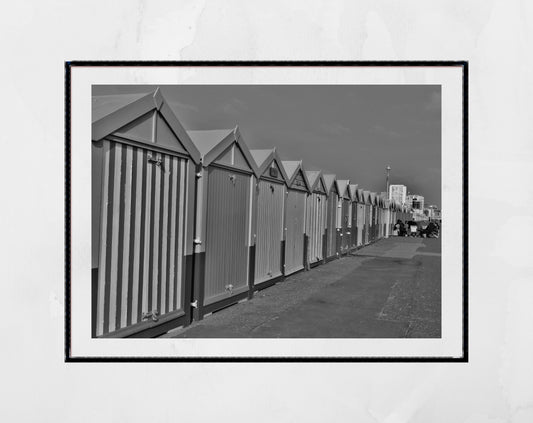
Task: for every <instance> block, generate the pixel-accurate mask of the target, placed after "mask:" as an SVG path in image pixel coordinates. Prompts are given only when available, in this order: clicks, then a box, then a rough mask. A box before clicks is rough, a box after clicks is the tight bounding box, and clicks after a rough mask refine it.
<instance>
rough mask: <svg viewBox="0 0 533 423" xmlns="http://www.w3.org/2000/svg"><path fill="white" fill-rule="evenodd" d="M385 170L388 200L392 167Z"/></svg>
mask: <svg viewBox="0 0 533 423" xmlns="http://www.w3.org/2000/svg"><path fill="white" fill-rule="evenodd" d="M385 170H386V171H387V198H390V193H389V176H390V171H391V167H390V166H387V167H386V168H385Z"/></svg>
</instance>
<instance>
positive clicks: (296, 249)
mask: <svg viewBox="0 0 533 423" xmlns="http://www.w3.org/2000/svg"><path fill="white" fill-rule="evenodd" d="M282 163H283V167H284V168H285V173H286V174H287V177H288V179H289V182H288V184H287V193H286V199H285V263H284V269H285V272H284V274H285V275H290V274H291V273H294V272H297V271H299V270H302V269H303V268H304V267H305V263H306V257H305V252H306V250H307V247H306V245H305V214H306V213H305V212H306V206H305V203H306V199H307V194H308V193H309V192H310V187H309V181H308V180H307V176H306V175H305V171H304V169H303V168H302V162H301V160H300V161H283V162H282Z"/></svg>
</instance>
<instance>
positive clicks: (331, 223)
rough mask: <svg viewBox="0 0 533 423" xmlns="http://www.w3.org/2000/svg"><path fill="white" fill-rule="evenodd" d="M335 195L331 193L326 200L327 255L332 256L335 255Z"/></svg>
mask: <svg viewBox="0 0 533 423" xmlns="http://www.w3.org/2000/svg"><path fill="white" fill-rule="evenodd" d="M336 221H337V195H336V194H334V193H331V194H330V195H329V198H328V239H327V247H328V251H327V255H328V257H331V256H334V255H335V253H336V248H335V243H336V239H337V228H336Z"/></svg>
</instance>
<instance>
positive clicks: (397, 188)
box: [389, 185, 407, 204]
mask: <svg viewBox="0 0 533 423" xmlns="http://www.w3.org/2000/svg"><path fill="white" fill-rule="evenodd" d="M406 196H407V187H406V186H405V185H391V186H389V200H394V201H396V202H398V203H400V204H405V199H406Z"/></svg>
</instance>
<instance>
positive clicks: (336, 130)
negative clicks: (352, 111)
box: [320, 122, 352, 136]
mask: <svg viewBox="0 0 533 423" xmlns="http://www.w3.org/2000/svg"><path fill="white" fill-rule="evenodd" d="M320 127H321V128H322V130H323V131H324V132H327V133H328V134H333V135H339V136H341V135H348V134H351V133H352V130H351V129H350V128H347V127H346V126H343V125H341V124H340V123H336V122H334V123H323V124H322V125H320Z"/></svg>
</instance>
